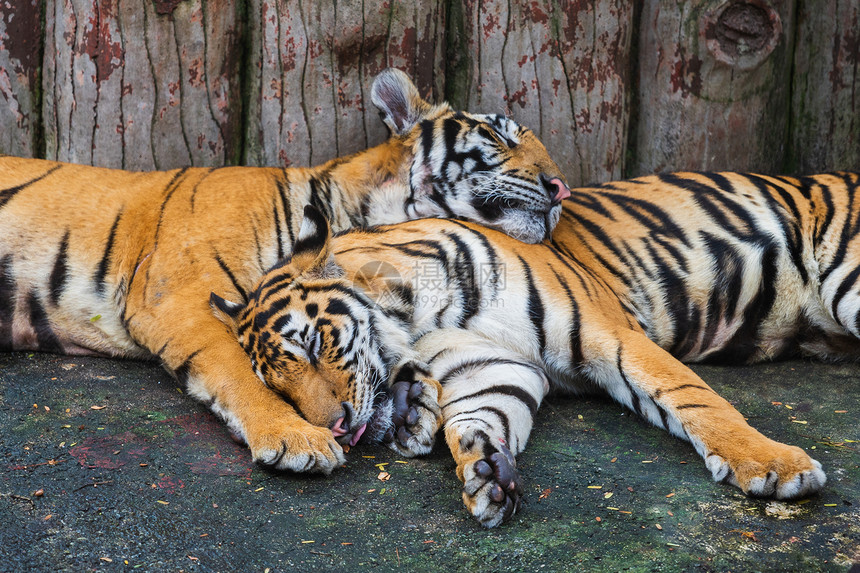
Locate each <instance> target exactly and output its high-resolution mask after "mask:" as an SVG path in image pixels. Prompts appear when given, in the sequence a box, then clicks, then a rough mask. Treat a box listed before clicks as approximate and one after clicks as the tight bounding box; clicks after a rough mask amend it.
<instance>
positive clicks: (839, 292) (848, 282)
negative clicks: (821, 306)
mask: <svg viewBox="0 0 860 573" xmlns="http://www.w3.org/2000/svg"><path fill="white" fill-rule="evenodd" d="M858 276H860V265H858V266H856V267H854V269H853V270H852V271H851V272H850V273H848V276H846V277H845V278H844V279H843V280H842V282H841V283H840V284H839V288H837V289H836V294H835V295H833V302H832V303H831V305H830V313H831V314H832V315H833V318H835V319H836V322H838V323H839V324H842V321H841V320H839V315H838V314H837V311H838V307H839V303H840V302H841V301H842V299H843V298H844V297H845V295H846V294H848V292H849V291H850V290H851V288H852V287H853V286H855V283H856V282H857V277H858ZM842 326H848V325H846V324H842Z"/></svg>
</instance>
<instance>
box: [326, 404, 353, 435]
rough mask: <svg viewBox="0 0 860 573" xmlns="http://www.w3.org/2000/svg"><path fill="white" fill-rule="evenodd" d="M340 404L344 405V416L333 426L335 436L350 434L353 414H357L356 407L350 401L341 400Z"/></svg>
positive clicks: (332, 431)
mask: <svg viewBox="0 0 860 573" xmlns="http://www.w3.org/2000/svg"><path fill="white" fill-rule="evenodd" d="M340 405H341V406H343V416H341V417H340V418H338V419H337V420H335V422H334V424H333V425H332V427H331V433H332V434H334V435H335V437H340V436H346V435H347V434H349V425H350V423H351V422H352V417H353V415H354V414H355V409H354V408H353V406H352V404H350V403H349V402H341V403H340Z"/></svg>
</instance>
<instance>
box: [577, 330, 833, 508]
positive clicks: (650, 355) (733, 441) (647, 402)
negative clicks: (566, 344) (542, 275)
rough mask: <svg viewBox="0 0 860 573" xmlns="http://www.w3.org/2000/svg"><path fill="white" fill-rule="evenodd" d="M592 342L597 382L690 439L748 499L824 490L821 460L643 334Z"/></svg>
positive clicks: (721, 477) (720, 475) (623, 334)
mask: <svg viewBox="0 0 860 573" xmlns="http://www.w3.org/2000/svg"><path fill="white" fill-rule="evenodd" d="M584 339H586V338H585V337H584ZM587 340H588V341H589V342H588V345H587V346H588V347H590V349H591V350H590V351H597V352H599V353H600V354H602V356H600V357H599V358H598V359H596V360H592V361H591V364H589V366H588V370H589V371H590V372H591V375H592V377H593V378H594V379H595V381H596V382H597V383H598V384H599V385H600V386H603V387H604V388H606V390H607V391H608V392H609V393H610V394H611V395H612V397H613V398H615V399H616V400H617V401H619V402H621V403H622V404H624V405H626V406H628V407H629V408H631V409H632V410H634V411H635V412H636V413H637V414H639V415H641V416H643V417H644V418H646V419H647V420H649V421H650V422H651V423H653V424H655V425H656V426H659V427H662V428H665V429H666V430H668V431H669V432H671V433H672V434H674V435H676V436H679V437H681V438H684V439H687V440H689V441H690V442H691V443H692V444H693V446H694V447H695V448H696V450H697V451H698V452H699V454H700V455H701V456H702V457H703V458H704V460H705V465H706V466H707V468H708V469H709V470H710V471H711V473H712V475H713V477H714V480H716V481H718V482H721V483H729V484H732V485H735V486H737V487H739V488H740V489H741V490H743V492H744V493H746V494H747V495H750V496H755V497H775V498H777V499H792V498H797V497H801V496H804V495H808V494H811V493H815V492H816V491H818V490H819V489H821V488H822V487H823V486H824V483H825V482H826V480H827V478H826V476H825V475H824V472H823V471H822V469H821V464H820V463H818V462H817V461H816V460H814V459H812V458H811V457H810V456H809V455H808V454H807V453H806V452H804V451H803V450H802V449H800V448H798V447H796V446H790V445H787V444H783V443H780V442H777V441H774V440H771V439H770V438H767V437H766V436H764V435H762V434H761V433H760V432H758V431H757V430H755V429H754V428H753V427H751V426H750V425H749V424H747V422H746V420H745V419H744V417H743V416H742V415H741V414H740V412H738V411H737V410H736V409H735V408H734V407H733V406H732V405H731V404H729V403H728V401H726V400H725V399H723V398H722V397H720V396H719V395H718V394H717V393H716V392H714V390H712V389H711V388H710V387H709V386H708V385H707V384H706V383H705V382H704V381H703V380H702V379H701V378H699V377H698V376H697V375H696V374H695V373H694V372H693V371H691V370H690V369H689V368H687V367H686V366H685V365H683V364H682V363H681V362H679V361H678V360H676V359H675V358H674V357H672V356H671V355H670V354H669V353H668V352H666V351H664V350H663V349H661V348H660V347H659V346H657V345H656V344H654V343H653V342H652V341H651V340H649V339H648V338H647V337H645V335H643V334H640V333H638V332H633V331H624V332H621V333H614V334H613V335H611V336H600V335H591V336H589V337H588V338H587ZM601 340H602V341H605V342H606V344H605V346H602V345H601ZM601 346H602V347H601ZM595 357H596V356H595Z"/></svg>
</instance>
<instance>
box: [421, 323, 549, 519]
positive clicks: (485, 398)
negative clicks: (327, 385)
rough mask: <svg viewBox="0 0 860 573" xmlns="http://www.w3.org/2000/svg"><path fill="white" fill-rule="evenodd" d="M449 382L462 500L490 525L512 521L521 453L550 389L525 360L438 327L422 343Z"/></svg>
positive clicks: (446, 402) (449, 427)
mask: <svg viewBox="0 0 860 573" xmlns="http://www.w3.org/2000/svg"><path fill="white" fill-rule="evenodd" d="M416 349H417V350H419V351H420V353H421V355H422V356H423V357H425V358H428V357H429V364H430V368H431V372H432V374H433V376H434V377H436V378H437V379H438V380H439V382H440V383H441V385H442V398H441V405H442V418H443V424H444V428H445V440H446V442H447V443H448V447H449V448H450V449H451V453H452V455H453V456H454V461H455V462H456V464H457V477H458V478H459V479H460V481H462V482H463V493H462V496H463V503H464V504H465V506H466V509H468V511H469V512H470V513H471V514H472V515H473V516H475V518H476V519H477V520H478V521H479V522H480V523H481V524H482V525H484V526H485V527H495V526H496V525H499V524H500V523H502V522H504V521H507V520H509V519H510V518H511V517H512V516H513V515H514V514H515V513H516V512H517V510H518V509H519V506H520V502H521V498H522V495H523V487H522V480H521V478H520V475H519V472H518V471H517V464H516V457H515V456H516V455H517V454H518V453H519V452H521V451H522V450H523V449H524V448H525V446H526V442H527V441H528V437H529V434H530V433H531V429H532V424H533V419H534V414H535V412H536V411H537V408H538V406H539V405H540V403H541V401H542V400H543V398H544V397H545V396H546V393H547V391H548V389H549V385H548V381H547V378H546V375H545V374H544V373H543V371H542V370H541V369H540V368H537V367H536V366H534V365H533V364H532V363H530V362H529V361H528V360H526V359H524V358H519V357H516V356H514V355H512V353H511V352H510V351H509V350H507V349H500V348H499V347H498V346H497V345H496V344H494V343H493V342H490V341H488V340H486V339H484V338H482V337H480V336H478V335H475V334H473V333H471V332H467V331H460V330H439V331H434V332H433V333H431V334H428V335H425V336H424V337H423V338H422V339H421V340H420V341H419V342H418V344H417V345H416Z"/></svg>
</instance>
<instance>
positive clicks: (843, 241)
mask: <svg viewBox="0 0 860 573" xmlns="http://www.w3.org/2000/svg"><path fill="white" fill-rule="evenodd" d="M846 191H847V194H848V197H847V199H848V201H847V202H848V205H847V206H846V207H845V209H844V217H845V219H844V221H843V224H842V232H841V233H840V234H839V242H838V244H837V247H836V253H835V254H834V255H833V261H832V262H831V263H830V265H828V267H827V268H826V269H824V270H823V271H822V272H821V283H824V281H826V280H827V277H829V276H830V273H831V272H833V271H834V270H836V269H837V268H839V266H840V265H841V264H842V261H843V260H845V255H846V253H847V252H848V245H849V243H850V242H851V240H852V239H853V238H854V237H855V236H856V235H855V233H854V232H853V229H852V225H851V217H852V215H853V213H854V211H855V206H854V197H855V191H857V188H855V187H851V186H848V187H847V188H846Z"/></svg>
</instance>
